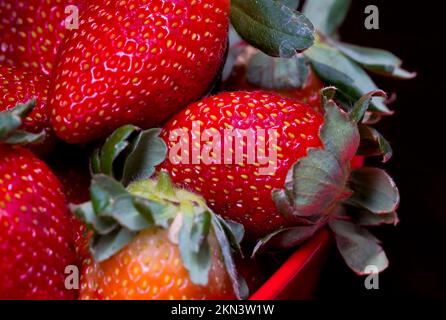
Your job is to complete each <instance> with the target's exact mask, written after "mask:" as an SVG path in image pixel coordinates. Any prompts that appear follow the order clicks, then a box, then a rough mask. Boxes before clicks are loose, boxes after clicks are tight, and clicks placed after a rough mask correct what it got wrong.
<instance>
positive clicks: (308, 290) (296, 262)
mask: <svg viewBox="0 0 446 320" xmlns="http://www.w3.org/2000/svg"><path fill="white" fill-rule="evenodd" d="M331 242H332V241H331V235H330V232H329V231H328V230H325V229H324V230H322V231H320V232H319V233H318V234H317V235H316V236H314V237H313V238H312V239H311V240H310V241H308V242H307V243H306V244H304V245H303V246H302V247H300V248H299V249H297V250H296V252H294V253H293V254H292V255H291V256H290V257H289V258H288V260H286V261H285V263H284V264H283V265H282V266H281V267H280V268H279V269H278V270H277V271H276V272H275V273H274V274H273V275H272V276H271V277H270V278H269V279H268V281H266V282H265V284H264V285H263V286H262V287H260V289H258V290H257V291H256V292H255V293H254V294H253V295H252V296H251V298H250V300H308V299H312V298H314V295H313V294H314V291H315V289H316V285H317V282H318V279H319V275H320V273H321V270H322V268H323V265H324V263H325V259H326V256H327V253H328V250H329V249H330V247H331Z"/></svg>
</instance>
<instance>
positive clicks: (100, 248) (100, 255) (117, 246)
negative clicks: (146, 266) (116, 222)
mask: <svg viewBox="0 0 446 320" xmlns="http://www.w3.org/2000/svg"><path fill="white" fill-rule="evenodd" d="M136 235H137V233H136V232H133V231H130V230H128V229H125V228H119V229H116V230H114V231H113V232H111V233H109V234H107V235H103V236H100V237H94V238H93V241H92V242H91V244H90V251H91V253H92V255H93V258H94V259H95V261H97V262H102V261H105V260H107V259H108V258H110V257H112V256H113V255H115V254H116V253H118V252H119V251H121V249H123V248H124V247H125V246H127V245H128V244H129V243H130V242H132V240H133V239H134V238H135V237H136Z"/></svg>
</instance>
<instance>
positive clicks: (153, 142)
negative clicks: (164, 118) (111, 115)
mask: <svg viewBox="0 0 446 320" xmlns="http://www.w3.org/2000/svg"><path fill="white" fill-rule="evenodd" d="M160 132H161V129H158V128H154V129H149V130H141V129H140V128H138V127H136V126H134V125H125V126H122V127H120V128H118V129H117V130H115V131H114V132H113V133H112V134H111V135H110V136H109V137H108V138H107V139H106V141H105V143H104V145H103V146H102V147H101V148H98V149H96V150H95V152H94V153H93V155H92V157H91V166H90V170H91V173H92V174H105V175H108V176H110V177H113V178H114V179H116V180H117V181H120V182H121V183H122V184H123V185H124V186H128V185H129V184H130V183H131V182H133V181H135V180H144V179H146V178H150V177H151V176H152V175H153V174H154V173H155V167H156V166H157V165H158V164H160V163H162V162H163V161H164V159H165V158H166V155H167V146H166V144H165V142H164V140H163V139H161V138H160V137H159V135H160Z"/></svg>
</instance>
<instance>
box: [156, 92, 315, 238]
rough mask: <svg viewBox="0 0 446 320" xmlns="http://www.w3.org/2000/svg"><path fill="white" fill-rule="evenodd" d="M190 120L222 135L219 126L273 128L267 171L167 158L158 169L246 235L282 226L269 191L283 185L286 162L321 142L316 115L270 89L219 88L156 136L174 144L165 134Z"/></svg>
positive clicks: (254, 166)
mask: <svg viewBox="0 0 446 320" xmlns="http://www.w3.org/2000/svg"><path fill="white" fill-rule="evenodd" d="M193 121H200V122H201V126H200V130H201V132H203V131H204V130H209V129H210V130H217V131H218V132H220V133H221V136H222V137H223V135H224V130H225V129H239V130H240V129H241V130H249V129H255V128H259V129H274V130H276V131H277V133H278V135H277V151H278V152H277V165H276V171H275V172H274V173H273V174H272V175H260V174H259V163H258V162H257V161H256V162H255V163H251V164H248V163H246V162H247V161H244V163H243V164H241V165H239V164H232V165H224V164H221V165H218V164H216V165H202V164H197V165H193V164H182V163H179V164H173V163H172V162H171V161H170V160H171V159H168V160H166V161H165V162H164V163H163V164H162V165H161V166H160V168H161V169H165V170H167V171H168V172H170V173H171V175H172V179H173V181H174V182H176V183H179V184H180V185H182V186H184V187H185V188H187V189H189V190H191V191H194V192H198V193H200V194H201V195H203V197H204V198H205V199H207V201H208V203H209V205H210V206H211V208H212V209H213V210H215V212H218V213H219V214H221V215H223V216H224V217H227V218H230V219H233V220H234V221H237V222H240V223H242V224H243V225H244V226H245V228H246V232H247V236H249V237H251V238H257V237H258V236H261V235H265V234H268V233H270V232H272V231H274V230H277V229H279V228H280V227H282V226H285V225H286V224H287V223H286V220H285V218H284V217H283V216H282V215H280V214H279V213H278V212H277V209H276V206H275V204H274V202H273V200H272V199H271V192H272V190H273V189H276V188H281V187H283V185H284V183H285V178H286V175H287V173H288V171H289V169H290V167H291V166H292V165H293V164H294V163H295V162H296V161H297V160H299V159H300V158H302V157H304V156H305V155H306V154H307V149H308V148H312V147H321V145H322V144H321V141H320V139H319V127H320V125H321V124H322V116H321V115H320V114H319V113H317V112H316V111H314V110H313V109H312V108H311V107H309V106H308V105H306V104H303V103H301V102H297V101H294V100H289V99H284V98H282V97H280V96H278V95H276V94H272V93H267V92H261V91H256V92H232V93H222V94H219V95H217V96H215V97H210V98H206V99H204V100H202V101H201V102H199V103H195V104H192V105H191V106H189V107H188V108H187V109H186V110H184V111H182V112H181V113H179V114H177V115H176V116H175V117H174V118H173V119H172V120H171V121H170V122H169V123H168V124H167V125H166V126H165V128H164V129H163V132H162V134H161V136H162V137H163V139H164V140H165V141H166V143H167V144H168V146H169V148H172V147H173V146H174V145H175V144H176V142H169V136H170V135H171V133H172V132H174V130H176V129H183V128H187V129H188V130H189V132H191V131H192V123H193ZM267 139H268V137H267ZM248 148H254V146H248ZM244 154H246V151H245V152H244ZM267 155H268V154H267ZM233 158H234V157H233ZM190 163H191V162H190Z"/></svg>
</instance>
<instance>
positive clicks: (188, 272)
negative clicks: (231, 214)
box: [74, 173, 244, 300]
mask: <svg viewBox="0 0 446 320" xmlns="http://www.w3.org/2000/svg"><path fill="white" fill-rule="evenodd" d="M95 192H97V193H95ZM98 195H99V196H100V197H105V198H104V199H110V202H109V203H110V205H105V206H103V207H102V208H99V209H98V208H97V206H96V209H95V208H94V207H92V204H90V203H86V204H84V205H82V206H78V207H75V208H74V211H75V212H76V213H77V214H79V215H80V216H81V217H83V218H84V219H85V220H86V222H87V223H88V224H89V225H90V226H91V227H92V228H93V229H94V230H95V231H96V233H95V236H94V238H93V241H92V253H93V257H94V259H90V260H86V261H85V265H84V268H83V272H82V278H81V291H80V298H81V299H118V300H121V299H133V300H140V299H141V300H153V299H161V300H167V299H234V298H236V297H237V296H239V297H241V295H244V294H241V292H240V287H239V284H238V282H237V281H238V280H237V279H238V276H237V272H236V270H235V265H234V261H233V260H232V258H231V250H232V249H234V250H239V247H238V242H239V241H240V235H241V236H242V233H241V234H240V231H241V229H239V227H237V228H236V229H238V232H237V234H238V236H235V234H233V233H232V231H233V230H235V229H233V227H232V226H236V225H235V224H234V223H232V224H231V225H230V224H228V223H227V222H224V220H222V219H221V218H219V217H217V216H215V215H214V214H212V213H211V212H210V211H209V209H208V208H207V207H206V205H205V202H204V200H203V199H202V198H200V197H199V196H196V195H194V194H191V193H189V192H186V191H184V190H180V189H174V188H173V186H172V185H171V182H170V179H169V178H168V175H167V174H165V173H161V175H160V178H159V180H158V181H155V180H142V181H138V182H135V183H132V184H131V185H130V186H129V187H128V188H127V190H126V189H124V188H123V186H122V185H120V184H119V183H118V182H117V181H115V180H113V179H112V178H110V177H107V176H105V175H98V176H95V177H94V179H93V184H92V201H96V200H97V199H96V198H95V197H97V196H98ZM123 199H126V200H123ZM117 202H120V203H119V204H118V203H117ZM114 203H116V205H114ZM91 210H93V212H94V213H95V215H96V218H94V219H92V216H91V215H90V213H91V212H92V211H91ZM112 212H114V213H113V214H111V213H112ZM110 214H111V215H110ZM130 216H132V217H130ZM113 217H115V218H113ZM103 218H108V220H103V221H98V219H99V220H100V219H103ZM110 219H112V220H111V221H110ZM104 223H105V224H107V223H108V224H110V223H111V225H114V224H116V225H115V226H114V228H113V227H112V228H108V227H107V226H106V225H105V226H104ZM104 227H105V229H104ZM107 229H108V230H107ZM101 230H102V231H101ZM107 232H108V233H109V234H107ZM101 234H102V235H101ZM228 234H231V236H230V237H231V239H232V240H231V241H235V242H232V243H231V244H229V241H230V240H229V239H228V238H227V237H228ZM112 235H113V236H112ZM231 247H232V249H231ZM237 248H238V249H237Z"/></svg>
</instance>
